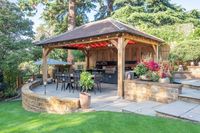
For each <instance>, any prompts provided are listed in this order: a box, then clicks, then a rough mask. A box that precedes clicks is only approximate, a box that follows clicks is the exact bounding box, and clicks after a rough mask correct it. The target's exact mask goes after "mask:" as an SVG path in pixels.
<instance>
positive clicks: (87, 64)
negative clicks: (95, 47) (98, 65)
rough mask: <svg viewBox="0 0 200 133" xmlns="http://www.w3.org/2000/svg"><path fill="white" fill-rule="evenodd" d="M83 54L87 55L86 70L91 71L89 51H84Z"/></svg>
mask: <svg viewBox="0 0 200 133" xmlns="http://www.w3.org/2000/svg"><path fill="white" fill-rule="evenodd" d="M82 52H83V54H84V55H85V61H86V69H89V67H90V53H89V51H88V50H82Z"/></svg>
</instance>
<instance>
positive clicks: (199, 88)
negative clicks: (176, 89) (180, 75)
mask: <svg viewBox="0 0 200 133" xmlns="http://www.w3.org/2000/svg"><path fill="white" fill-rule="evenodd" d="M199 82H200V81H199ZM183 88H190V89H194V90H199V91H200V86H198V85H189V84H183Z"/></svg>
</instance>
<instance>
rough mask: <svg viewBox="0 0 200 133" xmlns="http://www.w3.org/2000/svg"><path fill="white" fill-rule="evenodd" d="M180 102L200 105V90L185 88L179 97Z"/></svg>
mask: <svg viewBox="0 0 200 133" xmlns="http://www.w3.org/2000/svg"><path fill="white" fill-rule="evenodd" d="M178 98H179V100H182V101H185V102H191V103H197V104H200V90H194V89H191V88H183V89H182V93H181V94H179V96H178Z"/></svg>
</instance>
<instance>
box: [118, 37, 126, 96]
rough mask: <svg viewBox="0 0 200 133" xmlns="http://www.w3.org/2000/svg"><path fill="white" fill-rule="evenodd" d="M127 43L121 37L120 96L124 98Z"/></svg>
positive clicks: (119, 55)
mask: <svg viewBox="0 0 200 133" xmlns="http://www.w3.org/2000/svg"><path fill="white" fill-rule="evenodd" d="M126 44H127V41H126V40H125V39H124V38H123V37H120V38H118V45H117V49H118V84H117V89H118V96H119V97H123V96H124V77H125V47H126Z"/></svg>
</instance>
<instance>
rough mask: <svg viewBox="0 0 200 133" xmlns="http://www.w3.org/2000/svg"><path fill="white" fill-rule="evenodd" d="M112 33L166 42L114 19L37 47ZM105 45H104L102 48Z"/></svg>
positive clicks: (65, 34)
mask: <svg viewBox="0 0 200 133" xmlns="http://www.w3.org/2000/svg"><path fill="white" fill-rule="evenodd" d="M112 33H128V34H131V35H136V36H140V37H144V38H147V39H150V40H153V41H156V42H159V43H162V42H164V41H163V40H162V39H160V38H157V37H155V36H152V35H149V34H147V33H145V32H141V31H139V30H137V29H135V28H133V27H131V26H128V25H126V24H124V23H122V22H119V21H117V20H114V19H112V18H107V19H104V20H100V21H96V22H91V23H88V24H85V25H82V26H80V27H77V28H75V29H73V30H71V31H67V32H65V33H63V34H60V35H57V36H53V37H51V38H48V39H45V40H42V41H40V42H38V43H36V45H42V46H44V45H46V44H48V45H51V44H53V43H59V42H67V41H73V40H77V39H84V38H89V37H97V36H102V35H108V34H112ZM103 45H105V44H102V46H103Z"/></svg>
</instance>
